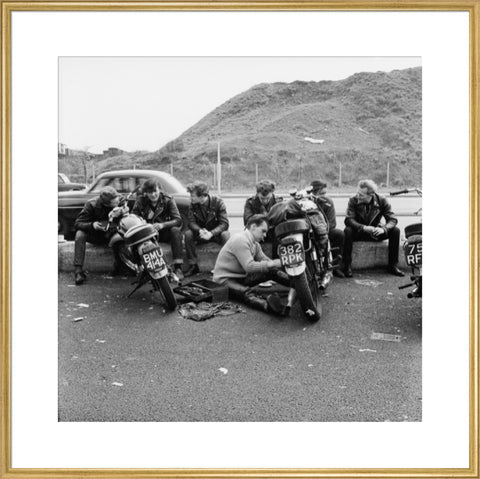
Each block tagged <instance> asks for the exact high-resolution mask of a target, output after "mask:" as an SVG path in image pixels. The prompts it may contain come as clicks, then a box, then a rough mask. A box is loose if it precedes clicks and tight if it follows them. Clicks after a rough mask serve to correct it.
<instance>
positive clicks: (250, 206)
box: [243, 195, 283, 225]
mask: <svg viewBox="0 0 480 479" xmlns="http://www.w3.org/2000/svg"><path fill="white" fill-rule="evenodd" d="M282 201H283V198H282V197H281V196H275V195H272V197H271V198H270V201H269V202H268V203H267V204H266V205H264V204H263V203H262V202H261V201H260V198H259V197H258V195H255V196H251V197H250V198H248V199H247V201H245V207H244V208H243V224H244V225H246V224H247V221H248V219H249V218H250V217H252V216H253V215H265V216H267V214H268V212H269V211H270V210H271V208H272V206H273V205H275V204H277V203H280V202H282Z"/></svg>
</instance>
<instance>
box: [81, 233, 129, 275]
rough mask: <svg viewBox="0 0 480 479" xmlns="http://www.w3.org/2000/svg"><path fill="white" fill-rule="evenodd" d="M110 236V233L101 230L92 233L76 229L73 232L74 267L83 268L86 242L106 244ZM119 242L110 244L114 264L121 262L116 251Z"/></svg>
mask: <svg viewBox="0 0 480 479" xmlns="http://www.w3.org/2000/svg"><path fill="white" fill-rule="evenodd" d="M111 237H112V235H111V234H106V233H104V232H103V231H94V232H92V233H87V232H85V231H82V230H77V232H76V233H75V248H74V254H73V265H74V267H75V269H82V268H83V263H84V262H85V250H86V247H87V243H91V244H95V245H100V246H108V244H109V241H110V239H111ZM120 244H121V243H120V242H117V243H115V244H114V245H112V250H113V255H114V258H115V266H119V265H120V264H121V260H120V256H119V253H118V250H119V247H120Z"/></svg>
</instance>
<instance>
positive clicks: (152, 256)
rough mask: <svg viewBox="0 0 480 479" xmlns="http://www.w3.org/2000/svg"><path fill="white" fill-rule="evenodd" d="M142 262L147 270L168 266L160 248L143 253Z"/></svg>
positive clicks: (156, 269)
mask: <svg viewBox="0 0 480 479" xmlns="http://www.w3.org/2000/svg"><path fill="white" fill-rule="evenodd" d="M142 263H143V265H144V266H145V269H146V270H147V271H158V270H162V269H164V268H165V267H166V266H165V261H164V260H163V255H162V250H161V249H160V248H155V249H152V250H151V251H149V252H148V253H143V254H142Z"/></svg>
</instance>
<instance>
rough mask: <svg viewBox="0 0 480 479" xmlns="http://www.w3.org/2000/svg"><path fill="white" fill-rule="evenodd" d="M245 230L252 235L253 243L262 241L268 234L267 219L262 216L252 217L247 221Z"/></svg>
mask: <svg viewBox="0 0 480 479" xmlns="http://www.w3.org/2000/svg"><path fill="white" fill-rule="evenodd" d="M246 228H247V230H248V231H250V233H252V236H253V239H254V240H255V241H258V242H259V243H260V241H263V240H264V239H265V236H267V233H268V221H267V217H266V216H264V215H253V216H251V217H250V218H249V219H248V221H247V225H246Z"/></svg>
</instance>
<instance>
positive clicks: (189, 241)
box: [185, 229, 230, 264]
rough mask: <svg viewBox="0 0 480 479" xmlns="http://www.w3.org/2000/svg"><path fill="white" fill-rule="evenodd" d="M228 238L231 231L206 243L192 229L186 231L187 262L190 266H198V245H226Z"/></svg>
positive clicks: (224, 232) (213, 237) (222, 233)
mask: <svg viewBox="0 0 480 479" xmlns="http://www.w3.org/2000/svg"><path fill="white" fill-rule="evenodd" d="M228 238H230V232H229V231H222V232H221V233H220V234H219V235H217V236H212V238H211V239H210V240H208V241H205V240H203V239H201V238H200V236H199V235H198V233H197V232H194V231H192V230H190V229H188V230H187V231H185V251H186V253H187V260H188V263H189V264H197V262H198V257H197V247H196V245H197V243H211V242H214V243H218V244H219V245H222V246H223V245H224V244H225V243H226V242H227V241H228Z"/></svg>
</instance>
